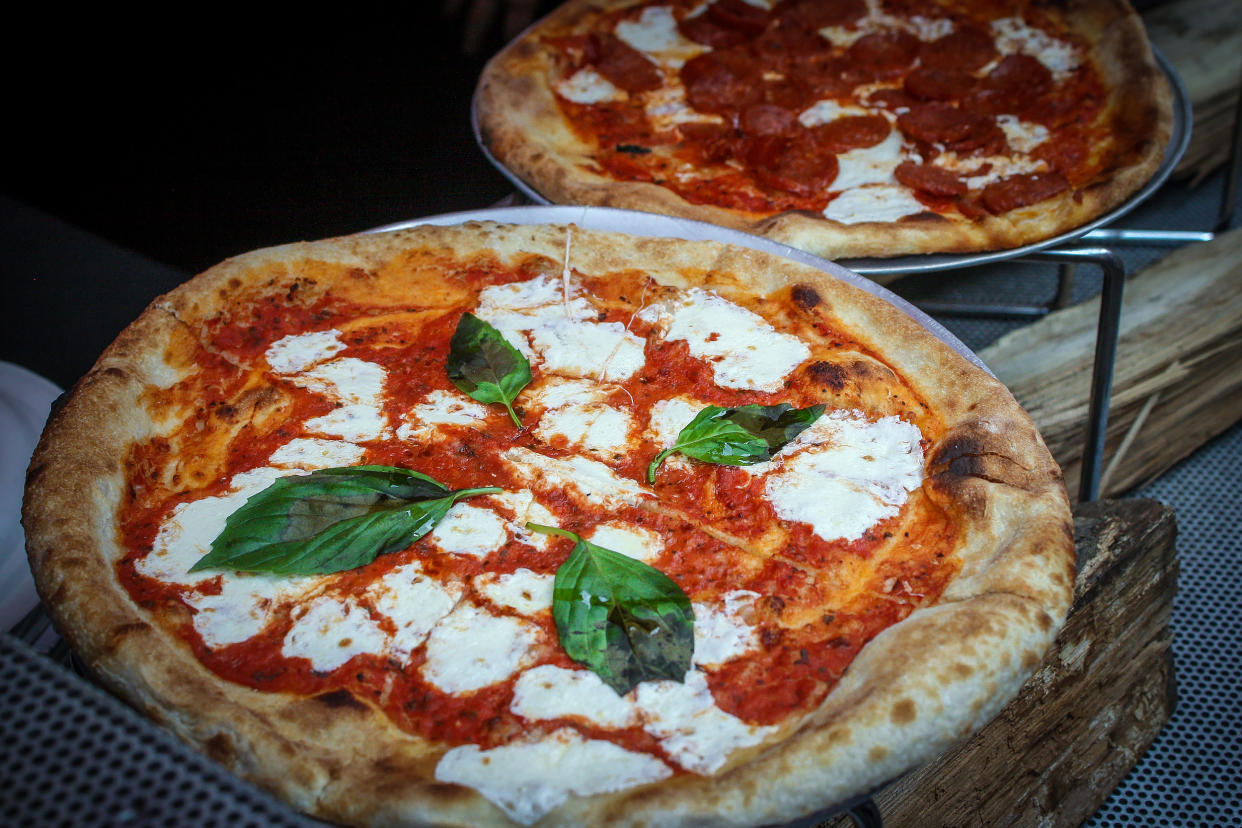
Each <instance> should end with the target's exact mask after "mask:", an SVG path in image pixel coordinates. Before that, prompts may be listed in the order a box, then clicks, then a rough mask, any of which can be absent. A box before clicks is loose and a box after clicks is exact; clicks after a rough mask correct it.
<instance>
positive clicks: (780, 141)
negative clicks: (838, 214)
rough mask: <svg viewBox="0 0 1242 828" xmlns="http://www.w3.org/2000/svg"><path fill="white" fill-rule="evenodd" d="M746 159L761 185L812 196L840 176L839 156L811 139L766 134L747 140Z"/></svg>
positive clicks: (825, 188)
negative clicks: (824, 150) (838, 174)
mask: <svg viewBox="0 0 1242 828" xmlns="http://www.w3.org/2000/svg"><path fill="white" fill-rule="evenodd" d="M744 160H745V162H746V164H747V166H748V167H749V168H750V170H751V172H752V173H753V174H754V176H755V181H756V182H758V184H759V185H760V186H761V187H764V188H766V189H769V190H778V191H781V192H787V193H793V194H794V195H799V196H813V195H818V194H822V193H824V192H827V190H828V185H830V184H831V183H832V181H833V179H835V178H836V177H837V169H838V167H837V157H836V156H835V155H832V154H830V153H825V152H821V151H819V149H818V148H817V147H816V146H815V145H814V144H812V143H810V142H803V141H796V140H793V139H790V138H782V137H777V136H764V137H759V138H755V139H752V140H750V141H748V142H747V145H746V149H745V155H744Z"/></svg>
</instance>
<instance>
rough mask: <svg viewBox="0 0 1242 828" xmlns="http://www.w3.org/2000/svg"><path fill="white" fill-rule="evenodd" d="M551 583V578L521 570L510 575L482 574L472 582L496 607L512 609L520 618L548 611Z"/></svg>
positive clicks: (503, 573) (552, 580) (552, 579)
mask: <svg viewBox="0 0 1242 828" xmlns="http://www.w3.org/2000/svg"><path fill="white" fill-rule="evenodd" d="M555 580H556V578H555V576H553V575H545V574H544V573H542V572H533V571H531V570H529V569H526V568H525V567H522V568H519V569H515V570H514V571H513V572H501V573H496V572H484V573H483V574H482V575H479V576H478V577H477V578H475V579H474V586H475V589H477V590H478V591H479V592H480V593H481V594H482V595H483V597H485V598H487V600H489V601H491V602H492V603H493V604H495V605H496V606H498V607H507V608H509V609H514V610H517V611H518V612H520V613H522V614H523V615H537V614H538V613H541V612H550V611H551V610H552V584H553V582H554V581H555Z"/></svg>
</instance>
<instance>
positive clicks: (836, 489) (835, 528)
mask: <svg viewBox="0 0 1242 828" xmlns="http://www.w3.org/2000/svg"><path fill="white" fill-rule="evenodd" d="M921 439H922V434H920V433H919V430H918V429H917V428H915V427H914V426H913V425H911V424H909V423H907V422H906V421H904V420H902V419H901V418H900V417H896V416H893V417H885V418H883V419H881V420H877V421H875V422H870V421H868V420H867V419H865V418H864V417H862V416H861V415H858V414H854V413H851V412H848V411H834V412H832V413H831V414H826V415H824V416H823V417H820V418H819V419H818V420H816V421H815V424H814V425H812V426H811V427H810V428H808V429H806V431H804V432H802V434H800V435H798V440H795V441H794V444H792V445H791V446H786V447H785V449H782V450H781V452H780V453H779V454H778V455H777V457H776V458H774V459H773V461H769V463H775V465H776V468H777V471H774V472H772V473H771V474H770V476H768V478H767V480H766V481H765V483H764V497H765V498H766V499H767V500H768V501H769V502H770V503H771V504H772V506H773V508H774V509H775V510H776V514H777V515H778V516H779V517H780V518H781V519H782V520H789V521H796V522H798V523H806V524H809V525H810V527H811V531H813V532H814V533H815V534H816V535H818V536H819V537H821V538H823V539H824V540H836V539H838V538H843V539H845V540H856V539H857V538H860V537H862V535H863V533H864V532H866V531H867V530H868V529H870V528H871V527H872V526H874V525H875V524H876V523H878V522H879V521H881V520H884V519H885V518H889V517H892V516H894V515H896V514H897V513H898V512H899V511H901V506H902V504H904V503H905V502H906V499H907V498H908V496H909V493H910V492H912V491H914V490H915V489H917V488H918V487H919V486H921V485H922V482H923V450H922V447H921V444H920V441H921ZM764 465H766V464H764ZM750 471H751V473H762V472H763V471H766V469H765V468H762V467H760V468H756V467H751V468H750Z"/></svg>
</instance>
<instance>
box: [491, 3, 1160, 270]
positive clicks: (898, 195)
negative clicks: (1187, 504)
mask: <svg viewBox="0 0 1242 828" xmlns="http://www.w3.org/2000/svg"><path fill="white" fill-rule="evenodd" d="M476 117H477V120H478V125H479V131H480V135H481V139H482V141H483V143H484V145H485V146H486V147H487V149H488V150H489V152H490V153H491V154H492V156H493V157H494V158H495V159H497V160H498V162H499V163H501V164H503V165H504V166H505V167H506V168H507V169H508V170H510V171H512V173H513V174H515V175H516V176H518V177H519V178H520V179H521V180H522V181H524V182H525V183H526V184H528V185H529V186H530V187H531V188H533V190H535V191H537V192H538V193H539V194H541V195H542V196H544V197H546V198H548V199H550V200H551V201H553V202H559V203H583V204H597V205H611V206H617V207H629V208H634V209H640V210H649V211H651V212H658V213H668V214H673V215H679V216H685V217H690V218H697V219H703V220H707V221H711V222H715V223H718V224H722V225H726V226H729V227H734V228H737V229H741V230H747V231H750V232H755V233H758V234H761V235H764V236H768V237H770V238H773V239H775V240H777V241H782V242H785V243H788V244H791V245H793V246H795V247H799V248H802V249H804V250H807V251H809V252H811V253H814V254H817V255H821V256H824V257H828V258H841V257H853V256H894V255H903V254H917V253H933V252H967V251H981V250H993V249H1003V248H1012V247H1016V246H1021V245H1023V244H1027V243H1032V242H1036V241H1040V240H1043V239H1047V238H1050V237H1053V236H1056V235H1059V234H1061V233H1064V232H1067V231H1070V230H1072V229H1073V228H1076V227H1078V226H1080V225H1082V224H1084V223H1086V222H1088V221H1090V220H1091V219H1093V218H1096V217H1098V216H1100V215H1101V214H1103V213H1105V212H1107V211H1108V210H1110V209H1112V208H1114V207H1116V206H1117V205H1119V204H1120V203H1122V202H1123V201H1124V200H1125V199H1126V198H1127V197H1128V196H1130V195H1131V194H1132V193H1133V192H1134V191H1135V190H1137V189H1138V188H1139V187H1141V186H1142V184H1143V183H1144V182H1145V181H1147V179H1148V178H1150V176H1151V175H1152V174H1153V172H1154V171H1155V170H1156V169H1157V167H1158V166H1159V164H1160V161H1161V158H1162V155H1163V151H1164V148H1165V145H1166V144H1167V142H1168V140H1169V135H1170V131H1171V124H1172V114H1171V98H1170V92H1169V88H1168V84H1167V82H1166V80H1165V78H1164V76H1163V74H1162V73H1161V72H1160V71H1159V69H1158V67H1157V65H1156V64H1155V62H1154V59H1153V56H1152V53H1151V51H1150V48H1149V46H1148V44H1147V41H1146V37H1145V33H1144V30H1143V25H1142V22H1141V20H1140V19H1139V17H1138V16H1137V15H1136V14H1135V13H1134V11H1133V10H1132V9H1131V8H1130V7H1129V6H1128V5H1127V4H1126V3H1125V0H1072V2H1067V3H1055V4H1050V3H1035V2H1025V1H1024V0H1004V1H1003V2H993V0H966V2H942V1H941V0H706V1H705V0H603V2H600V0H594V1H593V2H588V1H587V0H570V2H568V3H566V4H565V5H564V6H562V7H561V8H559V9H558V10H557V11H555V12H553V13H552V14H551V15H550V16H548V17H547V18H546V19H544V20H543V21H541V22H540V23H538V24H536V25H535V26H534V27H532V28H531V29H530V30H529V31H527V32H526V33H525V35H523V36H522V37H521V38H519V39H518V40H517V41H516V42H514V43H513V44H511V45H510V46H509V47H508V48H507V49H505V50H504V51H502V52H501V53H500V54H499V55H497V56H496V57H495V58H494V59H493V60H492V61H491V62H490V63H489V65H488V66H487V68H486V69H485V70H484V73H483V76H482V78H481V80H480V83H479V87H478V92H477V96H476Z"/></svg>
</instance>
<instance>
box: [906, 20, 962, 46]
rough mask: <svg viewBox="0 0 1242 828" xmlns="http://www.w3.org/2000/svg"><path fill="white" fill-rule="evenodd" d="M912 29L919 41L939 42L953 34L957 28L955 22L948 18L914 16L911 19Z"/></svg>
mask: <svg viewBox="0 0 1242 828" xmlns="http://www.w3.org/2000/svg"><path fill="white" fill-rule="evenodd" d="M909 22H910V27H911V28H912V29H913V30H914V34H915V36H916V37H917V38H918V39H919V40H927V41H932V40H939V39H940V38H942V37H945V36H947V35H951V34H953V31H954V29H955V28H956V27H955V26H954V25H953V20H952V19H951V18H948V17H923V16H922V15H918V14H916V15H914V16H913V17H911V18H910V20H909Z"/></svg>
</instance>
